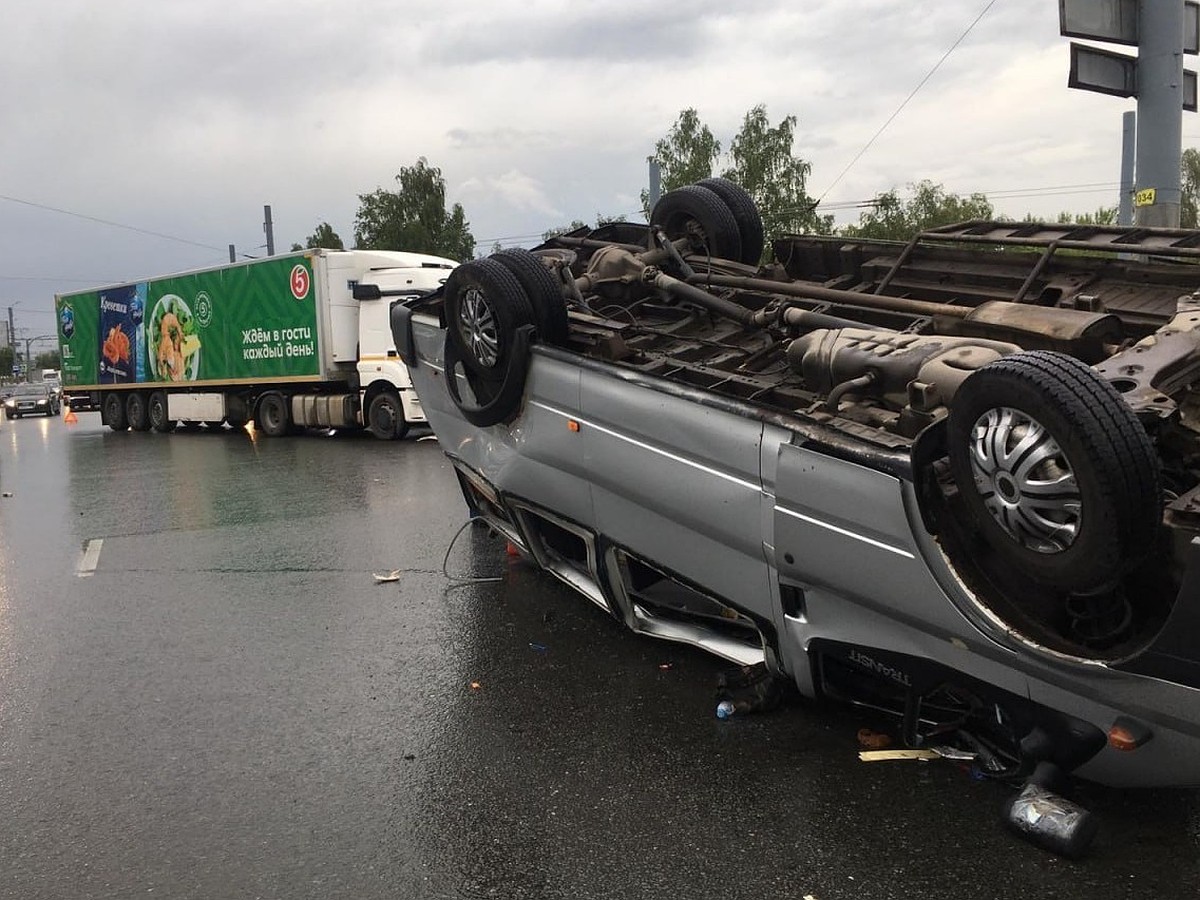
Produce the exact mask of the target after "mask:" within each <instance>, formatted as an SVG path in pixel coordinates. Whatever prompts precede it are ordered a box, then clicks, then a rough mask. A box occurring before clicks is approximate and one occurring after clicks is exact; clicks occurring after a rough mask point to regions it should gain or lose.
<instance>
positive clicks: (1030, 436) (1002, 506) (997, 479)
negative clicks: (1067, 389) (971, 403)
mask: <svg viewBox="0 0 1200 900" xmlns="http://www.w3.org/2000/svg"><path fill="white" fill-rule="evenodd" d="M970 455H971V469H972V474H973V475H974V478H975V487H976V490H977V491H978V493H979V496H980V498H981V499H982V500H983V506H984V508H985V509H986V510H987V511H988V513H989V515H991V517H992V519H993V520H994V521H995V522H996V524H997V525H999V526H1000V528H1001V529H1003V530H1004V532H1005V533H1006V534H1007V535H1008V536H1009V537H1010V538H1012V539H1013V540H1014V541H1016V542H1017V543H1018V544H1020V545H1021V546H1022V547H1024V548H1026V549H1028V550H1032V551H1034V552H1036V553H1047V554H1049V553H1061V552H1062V551H1064V550H1066V549H1067V548H1068V547H1070V546H1071V545H1072V544H1073V543H1074V542H1075V540H1076V538H1077V537H1078V536H1079V527H1080V524H1081V522H1082V518H1083V497H1082V495H1081V494H1080V491H1079V484H1078V482H1077V480H1076V477H1075V472H1074V469H1073V467H1072V466H1071V463H1070V460H1069V459H1068V458H1067V455H1066V453H1065V452H1064V451H1063V449H1062V447H1061V446H1059V443H1058V441H1057V440H1055V439H1054V436H1053V435H1051V434H1050V432H1049V431H1048V430H1047V429H1046V427H1045V426H1044V425H1042V424H1041V423H1040V422H1038V421H1037V420H1036V419H1034V418H1033V417H1032V416H1030V415H1028V414H1027V413H1024V412H1022V411H1020V410H1017V409H1012V408H1010V407H1007V406H1001V407H995V408H993V409H989V410H987V411H986V412H985V413H983V415H981V416H980V417H979V418H978V419H976V420H975V425H974V426H973V427H972V429H971V443H970Z"/></svg>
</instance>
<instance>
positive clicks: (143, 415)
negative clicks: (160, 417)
mask: <svg viewBox="0 0 1200 900" xmlns="http://www.w3.org/2000/svg"><path fill="white" fill-rule="evenodd" d="M125 419H126V420H127V421H128V422H129V427H130V428H131V429H133V430H134V431H149V430H150V415H149V413H148V412H147V411H146V395H145V394H143V393H141V392H140V391H130V392H129V394H128V395H126V397H125Z"/></svg>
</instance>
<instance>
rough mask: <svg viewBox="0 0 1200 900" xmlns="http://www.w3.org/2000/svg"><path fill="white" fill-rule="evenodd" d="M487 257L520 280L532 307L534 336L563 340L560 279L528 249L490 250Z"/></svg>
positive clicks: (548, 340) (555, 341) (560, 342)
mask: <svg viewBox="0 0 1200 900" xmlns="http://www.w3.org/2000/svg"><path fill="white" fill-rule="evenodd" d="M490 258H491V259H494V260H495V261H496V262H498V263H500V265H502V266H504V268H506V269H508V271H510V272H512V273H513V274H514V275H516V276H517V281H519V282H521V287H522V288H523V289H524V291H525V296H527V297H528V298H529V305H530V306H531V307H532V309H533V320H534V324H535V325H536V326H537V332H538V337H539V338H540V339H541V340H543V341H545V342H546V343H547V344H555V345H558V346H562V345H563V344H565V343H566V342H567V333H568V331H569V330H570V323H569V321H568V320H567V304H566V302H565V301H564V300H563V286H562V283H561V282H560V281H559V280H558V279H557V278H555V277H554V275H553V273H551V271H550V270H549V269H547V268H546V266H545V265H544V264H543V263H542V261H541V260H540V259H539V258H538V257H536V256H534V255H533V254H532V253H530V252H529V251H528V250H521V249H519V248H517V247H511V248H509V249H507V250H501V251H499V252H498V253H493V254H492V255H491V257H490Z"/></svg>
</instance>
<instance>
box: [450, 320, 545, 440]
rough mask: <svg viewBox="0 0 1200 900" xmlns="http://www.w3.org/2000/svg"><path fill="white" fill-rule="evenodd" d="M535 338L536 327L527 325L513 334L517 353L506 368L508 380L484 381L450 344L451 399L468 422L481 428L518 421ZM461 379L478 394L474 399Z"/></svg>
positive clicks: (514, 350) (472, 391) (514, 347)
mask: <svg viewBox="0 0 1200 900" xmlns="http://www.w3.org/2000/svg"><path fill="white" fill-rule="evenodd" d="M533 338H534V327H533V326H532V325H523V326H521V327H520V328H518V329H517V330H516V331H515V332H514V333H513V344H512V347H513V354H512V358H511V359H510V360H509V363H508V366H507V368H506V369H505V372H504V377H503V378H501V379H500V380H499V381H494V380H491V379H485V378H480V377H479V376H478V375H475V374H473V373H471V372H470V371H468V370H467V368H466V366H464V365H463V362H462V360H461V359H460V358H459V355H458V349H457V348H456V347H455V346H454V345H453V344H451V343H450V341H449V340H447V341H446V346H445V357H444V360H443V362H444V363H445V372H446V388H447V390H448V391H449V392H450V398H451V399H452V400H453V401H454V405H455V406H457V407H458V410H459V412H461V413H462V416H463V418H464V419H466V420H467V421H468V422H470V423H471V424H472V425H477V426H479V427H480V428H488V427H490V426H492V425H499V424H500V423H501V422H509V421H511V420H512V419H514V418H515V417H516V416H517V414H518V413H519V412H520V410H521V400H522V398H523V396H524V392H525V379H526V377H527V375H528V373H529V348H530V344H531V343H532V341H533ZM460 370H461V376H462V377H463V378H464V379H465V380H466V382H467V384H468V385H469V386H470V388H471V393H472V394H474V395H475V396H474V402H472V400H471V398H469V397H465V396H463V393H462V390H461V388H460V385H459V378H460Z"/></svg>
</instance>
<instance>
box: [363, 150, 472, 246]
mask: <svg viewBox="0 0 1200 900" xmlns="http://www.w3.org/2000/svg"><path fill="white" fill-rule="evenodd" d="M395 180H396V182H397V183H398V185H399V189H398V190H395V191H387V190H384V189H383V188H377V189H376V190H374V191H372V192H371V193H369V194H359V195H358V200H359V207H358V213H357V214H356V215H355V217H354V243H355V245H356V246H357V247H358V248H359V249H361V250H408V251H411V252H414V253H432V254H434V255H437V256H447V257H450V258H451V259H457V260H460V261H461V260H468V259H471V258H472V257H473V256H474V255H475V238H474V237H473V236H472V235H471V230H470V223H469V222H467V218H466V214H465V213H464V212H463V208H462V206H461V204H458V203H455V204H454V206H453V207H452V208H451V209H450V210H449V211H447V209H446V182H445V180H444V179H443V178H442V170H441V169H439V168H437V167H436V166H431V165H429V163H428V161H427V160H426V159H425V157H421V158H420V159H418V160H417V162H416V165H413V166H404V167H402V168H401V169H400V174H398V175H397V176H396V179H395Z"/></svg>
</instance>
